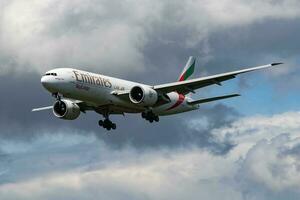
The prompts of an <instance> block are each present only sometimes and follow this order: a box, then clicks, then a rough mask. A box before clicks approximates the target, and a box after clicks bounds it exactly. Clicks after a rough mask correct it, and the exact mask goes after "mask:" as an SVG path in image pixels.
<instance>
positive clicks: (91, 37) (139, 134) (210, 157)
mask: <svg viewBox="0 0 300 200" xmlns="http://www.w3.org/2000/svg"><path fill="white" fill-rule="evenodd" d="M299 32H300V2H299V1H298V0H252V1H246V0H219V1H217V0H198V1H196V0H186V1H182V0H181V1H179V0H172V1H169V0H165V1H161V0H139V1H137V0H136V1H134V0H123V1H116V0H85V1H83V0H64V1H59V0H27V1H24V0H0V82H1V84H0V90H1V91H2V95H1V104H0V109H1V112H0V127H1V129H0V199H1V200H19V199H22V200H27V199H28V200H29V199H30V200H40V199H46V200H50V199H51V200H52V199H64V200H66V199H72V200H74V199H75V200H77V199H91V200H92V199H112V200H119V199H122V200H123V199H130V200H132V199H139V200H140V199H145V200H146V199H147V200H148V199H212V200H217V199H224V200H227V199H228V200H242V199H246V200H261V199H272V200H274V199H275V200H277V199H278V200H279V199H280V200H281V199H289V200H294V199H295V200H296V199H297V200H298V199H299V198H300V192H299V188H300V175H299V174H300V173H299V172H300V135H299V134H300V109H299V105H300V104H299V102H300V94H299V89H300V79H299V76H300V68H299V66H298V62H299V61H300V59H299V58H298V56H299V55H300V40H299ZM190 55H193V56H195V57H196V58H197V66H196V72H195V75H194V77H200V76H205V75H209V74H215V73H221V72H226V71H230V70H236V69H241V68H244V67H251V66H256V65H262V64H268V63H272V62H284V63H285V65H282V66H279V67H276V68H274V69H272V70H267V71H260V72H254V73H252V74H247V75H242V76H240V77H239V78H237V79H236V80H232V81H229V82H226V83H224V86H223V87H219V86H211V87H208V88H205V89H202V90H200V91H199V92H198V94H196V95H194V97H195V98H200V97H210V96H214V95H223V94H228V93H236V92H238V93H241V94H242V97H239V98H236V99H230V100H225V101H222V102H216V103H211V104H207V105H203V106H202V107H201V109H200V110H199V111H196V112H191V113H185V114H182V115H178V116H170V117H163V118H162V119H161V122H160V123H157V124H152V125H150V124H149V123H147V122H146V121H145V120H143V119H142V118H141V117H140V116H137V115H127V116H126V118H124V117H120V116H113V117H112V119H113V121H115V122H116V123H117V124H118V130H116V131H114V132H110V134H107V132H106V131H104V130H103V129H101V128H99V127H98V126H97V121H98V120H99V119H100V118H101V116H99V115H97V114H95V113H88V114H86V115H84V114H83V115H82V116H80V118H79V119H78V120H76V121H71V122H67V121H62V120H59V119H56V118H55V117H54V116H53V115H52V114H51V112H47V111H46V112H41V113H31V112H30V110H31V109H32V108H33V107H39V106H48V105H50V104H52V103H53V99H52V98H51V96H50V95H49V94H48V93H47V92H46V91H44V89H43V88H42V86H41V85H40V77H41V74H43V73H44V72H45V71H46V70H48V69H51V68H54V67H74V68H80V69H85V70H90V71H93V72H97V73H102V74H106V75H111V76H116V77H120V78H126V79H129V80H133V81H140V82H144V83H148V84H159V83H164V82H171V81H174V80H176V79H177V77H178V75H179V73H180V71H181V69H182V67H183V65H184V64H185V62H186V60H187V59H188V56H190Z"/></svg>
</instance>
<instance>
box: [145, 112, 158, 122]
mask: <svg viewBox="0 0 300 200" xmlns="http://www.w3.org/2000/svg"><path fill="white" fill-rule="evenodd" d="M142 118H144V119H145V120H147V121H149V122H150V123H153V122H154V121H156V122H159V117H158V116H157V115H155V114H154V113H153V112H152V111H147V112H146V111H145V112H142Z"/></svg>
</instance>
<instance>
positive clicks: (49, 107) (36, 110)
mask: <svg viewBox="0 0 300 200" xmlns="http://www.w3.org/2000/svg"><path fill="white" fill-rule="evenodd" d="M52 108H53V106H47V107H42V108H34V109H32V111H31V112H38V111H43V110H50V109H52Z"/></svg>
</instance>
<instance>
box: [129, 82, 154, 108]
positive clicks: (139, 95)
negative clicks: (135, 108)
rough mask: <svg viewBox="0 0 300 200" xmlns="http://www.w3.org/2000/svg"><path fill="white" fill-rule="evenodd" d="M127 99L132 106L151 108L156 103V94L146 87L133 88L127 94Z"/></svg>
mask: <svg viewBox="0 0 300 200" xmlns="http://www.w3.org/2000/svg"><path fill="white" fill-rule="evenodd" d="M129 99H130V101H131V102H132V103H134V104H139V105H140V106H153V105H154V104H155V103H157V100H158V94H157V92H156V91H155V90H153V89H152V88H150V87H147V86H134V87H133V88H132V89H131V90H130V93H129Z"/></svg>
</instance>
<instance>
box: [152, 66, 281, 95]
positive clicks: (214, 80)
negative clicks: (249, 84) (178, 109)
mask: <svg viewBox="0 0 300 200" xmlns="http://www.w3.org/2000/svg"><path fill="white" fill-rule="evenodd" d="M281 64H283V63H272V64H268V65H262V66H258V67H252V68H247V69H243V70H238V71H233V72H227V73H222V74H217V75H213V76H207V77H203V78H196V79H191V80H186V81H181V82H174V83H167V84H162V85H156V86H154V87H153V89H154V90H156V91H158V92H161V93H169V92H173V91H177V92H178V93H181V94H187V93H189V92H194V90H196V89H199V88H202V87H206V86H209V85H214V84H217V85H221V82H223V81H227V80H230V79H233V78H235V77H236V75H239V74H243V73H247V72H251V71H255V70H260V69H265V68H270V67H272V66H275V65H281Z"/></svg>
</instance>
